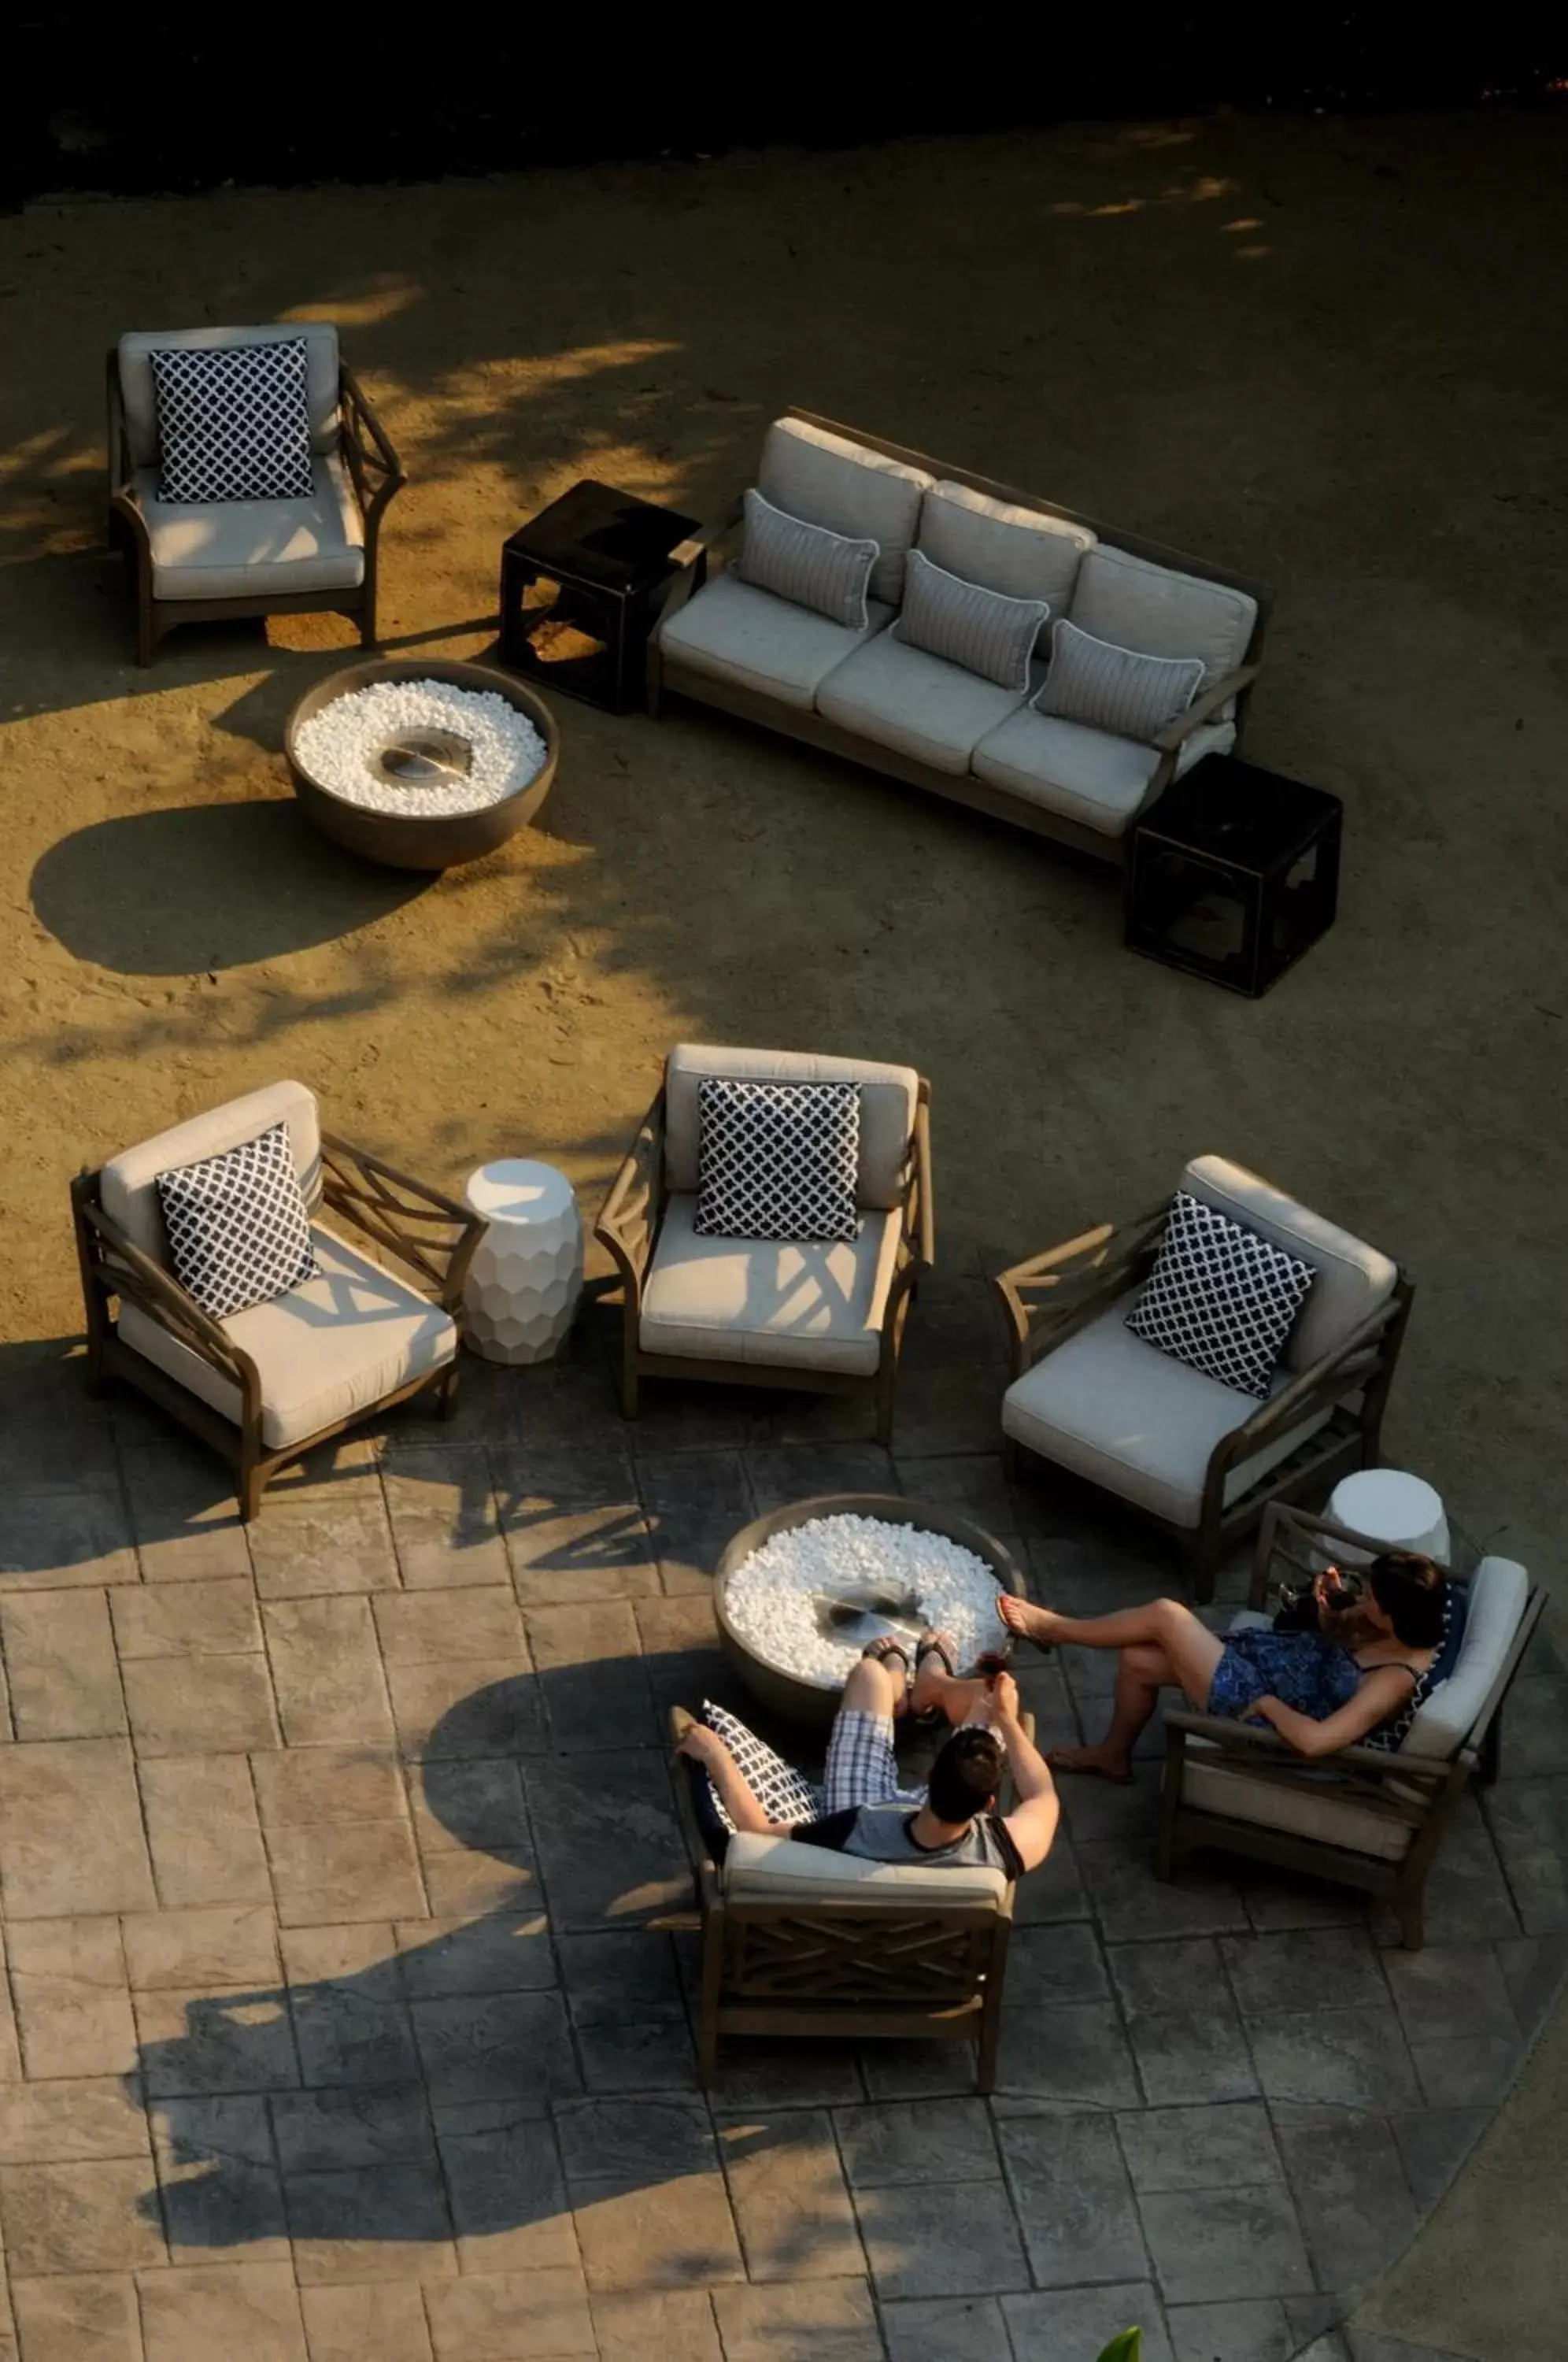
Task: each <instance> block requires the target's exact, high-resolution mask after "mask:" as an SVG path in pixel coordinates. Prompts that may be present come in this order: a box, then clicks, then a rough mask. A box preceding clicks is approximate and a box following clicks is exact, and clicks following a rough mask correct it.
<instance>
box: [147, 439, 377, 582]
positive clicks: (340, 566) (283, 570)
mask: <svg viewBox="0 0 1568 2362" xmlns="http://www.w3.org/2000/svg"><path fill="white" fill-rule="evenodd" d="M311 477H312V480H313V482H314V484H315V491H313V492H312V494H311V497H310V499H309V500H304V501H218V502H213V503H211V504H210V505H206V504H194V503H192V504H187V503H184V502H172V501H160V499H159V497H158V471H157V469H154V468H138V470H137V477H136V484H137V492H138V498H139V500H140V502H141V512H142V514H143V516H144V517H145V518H146V519H147V530H148V537H149V541H150V542H151V545H152V595H153V597H154V598H155V599H249V598H257V599H271V598H281V597H283V596H285V595H287V594H288V593H291V592H293V591H296V590H298V591H307V590H358V589H359V585H360V583H362V582H363V580H364V579H365V527H364V521H363V519H362V518H361V516H360V514H359V502H358V501H356V499H355V498H354V492H353V488H352V486H351V485H350V483H349V481H348V473H347V471H346V470H345V469H344V466H343V463H342V461H341V460H340V459H338V458H336V457H335V456H329V457H326V458H324V457H323V456H322V455H321V454H320V453H317V454H315V457H314V458H312V460H311Z"/></svg>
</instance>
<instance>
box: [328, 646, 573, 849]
mask: <svg viewBox="0 0 1568 2362" xmlns="http://www.w3.org/2000/svg"><path fill="white" fill-rule="evenodd" d="M424 731H447V732H450V733H451V734H452V735H453V736H454V737H458V738H462V739H465V740H466V741H467V742H468V745H469V746H470V747H471V749H472V759H471V761H470V763H469V768H468V770H467V771H466V772H464V773H459V774H457V775H454V776H453V777H451V778H447V779H445V780H429V781H423V782H417V781H414V780H406V781H404V780H392V779H389V778H386V777H385V776H384V775H383V773H382V772H381V770H380V769H379V768H378V767H376V757H377V756H379V755H380V753H381V749H382V748H383V747H384V746H387V745H390V744H391V743H392V741H393V740H394V739H398V738H403V737H406V736H407V735H409V734H411V733H412V734H416V735H417V734H419V733H421V732H424ZM294 753H295V756H296V757H297V759H298V760H299V762H300V763H301V765H302V766H303V767H304V769H305V770H306V771H308V772H309V773H310V776H311V777H312V778H313V779H315V780H316V781H317V782H318V784H319V785H320V786H322V787H324V788H326V789H327V790H328V791H329V792H330V793H331V794H333V795H335V796H341V797H342V798H343V799H344V800H345V801H346V802H348V803H351V804H363V805H366V806H367V807H368V808H369V809H370V811H384V812H403V813H407V814H410V815H412V814H414V813H417V814H419V815H420V816H421V817H426V816H430V815H436V814H441V813H451V814H453V815H454V816H455V815H456V814H458V813H459V812H475V811H485V810H486V809H487V808H488V807H489V806H490V805H491V804H500V803H504V802H506V800H507V799H508V798H509V797H511V796H515V795H520V794H521V793H522V791H523V789H525V787H526V786H527V785H528V782H529V781H530V779H534V778H537V777H538V774H539V771H540V769H541V768H542V767H543V764H544V760H545V742H544V740H543V739H542V738H541V737H540V735H539V734H538V732H537V731H536V729H535V727H534V725H533V723H531V722H530V721H529V719H528V717H527V715H526V714H525V713H520V712H518V710H517V708H516V707H515V706H514V705H513V704H511V703H509V702H508V701H507V700H506V699H505V698H504V697H502V696H500V695H499V694H498V693H497V692H496V691H495V690H491V689H486V690H473V689H458V687H457V686H456V685H455V684H454V683H453V682H450V681H445V680H378V681H373V682H372V683H371V684H370V688H369V689H356V690H349V691H348V692H346V693H345V694H344V695H343V696H342V697H334V698H330V699H328V701H327V702H326V704H325V705H324V706H321V707H320V708H319V709H318V710H317V712H315V713H313V714H312V715H311V717H310V719H309V721H308V722H305V723H302V724H301V726H300V728H299V730H298V731H297V732H296V733H295V736H294Z"/></svg>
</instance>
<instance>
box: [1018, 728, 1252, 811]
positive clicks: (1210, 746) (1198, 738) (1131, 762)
mask: <svg viewBox="0 0 1568 2362" xmlns="http://www.w3.org/2000/svg"><path fill="white" fill-rule="evenodd" d="M1235 743H1236V725H1235V723H1233V722H1200V723H1198V728H1197V729H1196V730H1195V731H1194V732H1193V733H1192V735H1191V736H1190V737H1189V738H1187V739H1185V740H1184V741H1183V743H1182V747H1181V752H1180V753H1179V754H1178V755H1177V756H1176V776H1177V778H1179V777H1180V776H1181V774H1182V772H1184V771H1187V770H1190V769H1191V767H1192V766H1193V764H1194V763H1198V762H1201V761H1202V759H1203V757H1204V756H1205V755H1228V754H1229V753H1230V751H1231V747H1232V746H1233V745H1235ZM971 760H972V767H973V769H974V773H975V776H976V778H980V779H984V780H986V781H987V782H988V784H989V785H990V786H991V787H994V788H1003V789H1006V790H1007V792H1008V793H1009V794H1010V795H1014V796H1017V797H1018V798H1019V800H1021V802H1023V803H1029V804H1035V805H1037V806H1038V807H1039V808H1040V809H1041V811H1054V812H1059V813H1060V814H1061V815H1062V817H1063V819H1064V820H1073V821H1077V822H1079V824H1080V825H1081V826H1082V827H1084V828H1092V829H1095V830H1097V831H1098V832H1099V834H1100V835H1101V836H1124V835H1125V834H1126V833H1127V831H1128V829H1129V828H1130V827H1131V825H1132V822H1133V820H1134V819H1135V818H1136V817H1137V814H1138V813H1139V811H1141V810H1142V809H1143V802H1144V800H1145V798H1146V797H1147V795H1148V792H1149V783H1150V781H1151V780H1152V779H1153V778H1154V772H1155V770H1156V769H1157V767H1158V766H1159V761H1160V756H1159V751H1158V749H1157V748H1156V747H1154V746H1140V745H1136V744H1135V743H1134V741H1133V740H1132V739H1131V738H1112V737H1111V736H1110V734H1109V733H1108V732H1106V731H1104V730H1088V729H1086V728H1085V727H1084V725H1083V723H1079V722H1062V721H1058V720H1057V719H1056V718H1055V715H1052V714H1046V713H1036V712H1034V711H1033V709H1032V707H1028V706H1024V707H1021V709H1020V711H1019V712H1016V713H1010V714H1009V716H1008V718H1007V720H1006V721H1005V722H1003V723H1000V724H999V726H998V727H997V728H996V729H995V730H993V731H991V732H990V733H989V734H988V736H986V737H984V738H982V739H981V741H980V743H979V745H977V747H976V749H975V752H974V755H973V757H972V758H971Z"/></svg>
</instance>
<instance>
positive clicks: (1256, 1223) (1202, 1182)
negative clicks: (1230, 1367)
mask: <svg viewBox="0 0 1568 2362" xmlns="http://www.w3.org/2000/svg"><path fill="white" fill-rule="evenodd" d="M1178 1186H1179V1187H1181V1188H1183V1189H1185V1190H1187V1192H1188V1193H1189V1194H1190V1195H1191V1196H1192V1197H1194V1198H1202V1200H1203V1202H1204V1204H1205V1205H1208V1206H1213V1207H1215V1208H1217V1209H1218V1210H1219V1211H1220V1213H1222V1214H1229V1215H1230V1217H1231V1220H1232V1221H1236V1222H1242V1223H1244V1224H1245V1225H1246V1227H1247V1229H1248V1230H1251V1231H1257V1232H1258V1234H1259V1236H1260V1237H1261V1238H1265V1239H1269V1240H1271V1241H1272V1242H1273V1243H1274V1244H1275V1246H1276V1247H1283V1248H1284V1249H1285V1250H1286V1253H1289V1254H1293V1255H1299V1257H1300V1258H1301V1260H1302V1262H1303V1263H1309V1264H1311V1265H1312V1268H1313V1270H1314V1272H1315V1273H1316V1274H1317V1276H1316V1278H1315V1279H1314V1281H1313V1283H1312V1286H1311V1289H1310V1291H1309V1295H1308V1297H1307V1300H1306V1302H1305V1304H1304V1305H1303V1306H1302V1308H1301V1311H1300V1314H1299V1316H1298V1317H1297V1322H1296V1326H1295V1328H1294V1329H1293V1330H1291V1333H1290V1335H1289V1337H1288V1338H1287V1339H1286V1346H1285V1355H1284V1367H1285V1368H1286V1369H1287V1370H1294V1371H1297V1372H1300V1371H1302V1370H1309V1369H1310V1368H1311V1366H1312V1364H1313V1363H1315V1362H1318V1361H1320V1360H1321V1359H1322V1357H1323V1355H1324V1354H1325V1353H1331V1352H1333V1350H1334V1348H1335V1347H1336V1346H1337V1345H1339V1344H1342V1342H1343V1341H1344V1339H1345V1338H1346V1337H1348V1336H1349V1334H1350V1332H1351V1330H1353V1329H1354V1328H1355V1327H1356V1326H1357V1325H1358V1323H1359V1322H1361V1321H1363V1320H1364V1319H1366V1318H1367V1316H1368V1314H1369V1313H1372V1312H1375V1311H1376V1309H1377V1308H1378V1306H1379V1305H1380V1304H1386V1302H1387V1300H1388V1297H1390V1296H1391V1295H1392V1293H1393V1290H1394V1283H1395V1281H1396V1280H1397V1278H1398V1276H1399V1272H1398V1266H1397V1264H1395V1263H1393V1262H1392V1261H1391V1260H1390V1259H1389V1257H1388V1256H1387V1255H1386V1254H1381V1253H1379V1252H1378V1250H1377V1249H1376V1248H1375V1247H1369V1246H1367V1245H1366V1244H1365V1243H1364V1241H1362V1240H1361V1239H1357V1238H1353V1237H1352V1236H1351V1233H1350V1232H1349V1231H1342V1230H1341V1229H1340V1228H1339V1227H1338V1225H1337V1224H1336V1223H1333V1222H1328V1221H1325V1220H1323V1217H1322V1216H1321V1214H1314V1213H1313V1212H1312V1211H1311V1210H1310V1209H1309V1208H1308V1207H1306V1206H1301V1205H1297V1201H1296V1199H1295V1198H1287V1197H1286V1194H1285V1192H1284V1190H1283V1189H1276V1188H1275V1187H1274V1185H1273V1183H1272V1182H1269V1181H1264V1180H1263V1179H1261V1178H1260V1177H1259V1175H1257V1174H1255V1173H1249V1172H1248V1171H1247V1169H1246V1167H1245V1165H1244V1164H1231V1162H1230V1159H1229V1158H1228V1157H1224V1156H1195V1157H1194V1158H1193V1160H1192V1163H1191V1164H1189V1165H1188V1166H1187V1170H1186V1172H1185V1173H1184V1174H1183V1175H1182V1176H1181V1180H1180V1183H1179V1185H1178Z"/></svg>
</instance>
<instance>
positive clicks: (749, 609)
mask: <svg viewBox="0 0 1568 2362" xmlns="http://www.w3.org/2000/svg"><path fill="white" fill-rule="evenodd" d="M892 616H893V611H892V609H891V608H890V607H887V606H882V605H880V604H878V602H877V601H876V600H874V599H870V600H867V604H866V617H867V621H866V627H865V629H864V630H863V631H852V630H851V629H850V628H849V626H848V625H847V624H834V623H831V622H830V621H829V619H828V618H827V616H825V615H819V614H817V613H814V612H813V610H812V608H810V607H797V606H796V605H795V604H794V603H793V602H792V601H790V600H789V599H780V598H779V597H778V594H777V593H776V592H775V591H772V590H760V589H759V588H758V587H757V585H756V583H755V582H743V581H742V580H741V579H740V577H739V575H738V574H735V573H734V572H726V573H723V574H716V575H715V576H714V577H713V579H712V581H711V582H709V583H708V584H707V585H706V586H705V587H704V588H703V589H702V590H699V591H698V592H697V594H696V596H695V598H692V599H689V600H688V601H687V602H686V604H685V606H684V607H681V608H679V609H678V611H677V612H676V613H675V614H673V615H672V616H671V617H670V619H669V621H668V623H667V624H660V626H659V630H658V641H659V646H661V647H662V648H663V650H664V652H665V654H666V656H667V657H670V658H673V660H674V661H675V662H676V663H677V664H680V665H686V666H689V667H690V669H691V671H693V672H701V673H706V674H707V675H708V676H709V678H710V679H713V680H727V681H732V682H733V683H734V686H735V687H736V688H737V689H749V690H753V691H754V692H755V693H756V695H758V696H762V697H776V698H777V699H778V701H779V703H780V704H781V705H793V706H798V707H799V708H800V710H801V712H803V713H810V712H811V711H812V706H813V705H814V703H815V701H816V692H817V689H818V686H819V684H820V683H821V682H823V681H824V680H825V679H827V677H828V675H829V673H830V672H832V671H833V670H834V668H835V667H836V666H838V665H841V664H843V662H844V660H845V657H850V656H853V655H854V653H855V651H856V648H858V647H860V646H863V645H864V643H865V642H866V641H867V640H868V639H870V638H871V637H872V635H874V634H875V633H878V632H880V631H882V630H883V629H884V628H885V626H886V625H887V624H889V623H890V622H891V621H892Z"/></svg>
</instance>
